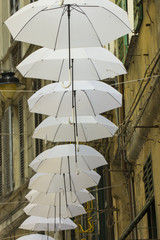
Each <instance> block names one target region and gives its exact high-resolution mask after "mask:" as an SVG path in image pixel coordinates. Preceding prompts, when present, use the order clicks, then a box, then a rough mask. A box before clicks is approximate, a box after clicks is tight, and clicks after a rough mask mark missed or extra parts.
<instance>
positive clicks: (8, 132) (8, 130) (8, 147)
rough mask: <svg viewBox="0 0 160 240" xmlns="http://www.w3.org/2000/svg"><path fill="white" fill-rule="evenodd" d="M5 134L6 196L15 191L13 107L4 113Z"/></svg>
mask: <svg viewBox="0 0 160 240" xmlns="http://www.w3.org/2000/svg"><path fill="white" fill-rule="evenodd" d="M3 133H4V134H3V162H4V190H5V194H7V193H9V192H10V191H12V189H13V175H12V174H13V172H12V166H13V151H12V145H13V140H12V109H11V107H9V108H8V109H7V110H6V111H5V112H4V119H3Z"/></svg>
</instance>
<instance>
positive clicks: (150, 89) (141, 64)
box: [109, 0, 160, 240]
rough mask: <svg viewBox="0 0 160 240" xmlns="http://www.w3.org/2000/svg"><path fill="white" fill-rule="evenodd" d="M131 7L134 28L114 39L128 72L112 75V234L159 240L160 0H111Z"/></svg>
mask: <svg viewBox="0 0 160 240" xmlns="http://www.w3.org/2000/svg"><path fill="white" fill-rule="evenodd" d="M116 2H119V4H120V5H121V6H122V7H123V8H127V7H128V11H129V13H130V16H131V11H130V9H131V8H133V10H134V12H133V13H134V14H133V17H134V18H133V20H134V32H135V34H134V35H132V36H131V37H127V36H126V37H124V38H121V39H119V40H118V41H117V47H116V52H117V55H118V57H119V58H120V59H121V60H122V61H123V62H124V64H125V67H126V68H127V70H128V74H127V75H126V76H124V77H120V78H119V79H118V83H119V89H121V92H122V93H123V95H124V104H123V107H122V108H121V109H120V110H119V113H118V119H117V121H118V123H119V125H120V129H119V131H118V134H117V138H115V140H114V144H112V143H111V151H109V154H110V167H111V174H110V175H111V185H112V186H116V185H117V186H118V185H121V186H119V187H116V188H112V203H113V209H114V211H113V218H114V229H113V233H114V239H120V240H122V239H159V237H160V225H159V218H160V211H159V206H160V204H159V199H160V198H159V194H160V191H159V182H160V169H159V151H160V148H159V138H160V132H159V121H160V111H159V101H160V94H159V93H160V84H159V80H160V70H159V69H160V42H159V38H160V26H159V20H160V11H159V10H160V1H159V0H155V1H151V0H135V1H134V2H133V3H134V4H133V6H131V5H132V4H131V1H130V0H128V1H125V0H124V1H116Z"/></svg>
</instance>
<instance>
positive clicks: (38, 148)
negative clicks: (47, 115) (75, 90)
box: [33, 79, 43, 156]
mask: <svg viewBox="0 0 160 240" xmlns="http://www.w3.org/2000/svg"><path fill="white" fill-rule="evenodd" d="M41 87H42V84H41V80H40V79H36V80H34V84H33V88H34V90H36V91H37V90H39V89H40V88H41ZM34 120H35V128H36V127H37V126H38V125H39V124H40V123H41V122H42V115H41V114H37V113H35V118H34ZM42 151H43V141H42V140H41V139H35V153H36V156H37V155H38V154H40V153H41V152H42Z"/></svg>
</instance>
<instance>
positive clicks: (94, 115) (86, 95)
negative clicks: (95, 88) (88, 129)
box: [82, 90, 96, 116]
mask: <svg viewBox="0 0 160 240" xmlns="http://www.w3.org/2000/svg"><path fill="white" fill-rule="evenodd" d="M82 92H84V93H85V95H86V97H87V98H88V101H89V103H90V105H91V107H92V111H93V114H94V116H96V113H95V111H94V107H93V105H92V102H91V100H90V98H89V96H88V94H87V92H86V91H85V90H82Z"/></svg>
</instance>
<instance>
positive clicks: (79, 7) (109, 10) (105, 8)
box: [79, 5, 133, 33]
mask: <svg viewBox="0 0 160 240" xmlns="http://www.w3.org/2000/svg"><path fill="white" fill-rule="evenodd" d="M87 7H88V8H89V7H100V6H98V5H97V6H83V5H81V8H87ZM79 8H80V6H79ZM81 8H80V9H81ZM101 8H103V9H104V10H105V11H107V12H110V13H111V14H112V15H114V16H115V17H116V18H117V19H119V21H120V22H122V23H123V24H124V25H125V26H126V27H127V28H128V29H129V30H130V31H131V32H132V33H133V31H132V29H131V28H129V27H128V26H127V24H126V23H125V22H123V21H122V19H121V18H119V17H118V16H117V15H116V14H114V12H111V11H110V10H108V9H107V8H105V7H101ZM81 11H82V12H83V10H82V9H81ZM83 13H84V14H85V12H83ZM85 15H86V14H85Z"/></svg>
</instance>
